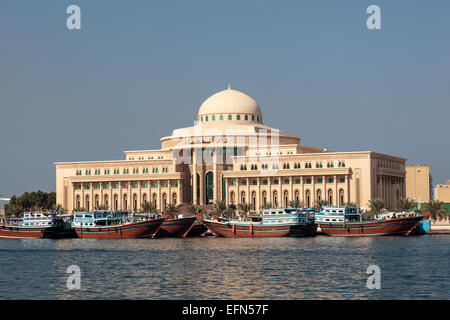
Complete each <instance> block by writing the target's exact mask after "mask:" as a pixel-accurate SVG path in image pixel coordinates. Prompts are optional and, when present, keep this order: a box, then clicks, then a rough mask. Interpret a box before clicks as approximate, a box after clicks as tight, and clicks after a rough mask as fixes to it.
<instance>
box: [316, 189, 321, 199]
mask: <svg viewBox="0 0 450 320" xmlns="http://www.w3.org/2000/svg"><path fill="white" fill-rule="evenodd" d="M317 200H318V201H320V200H322V190H317Z"/></svg>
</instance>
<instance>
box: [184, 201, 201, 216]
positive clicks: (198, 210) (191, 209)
mask: <svg viewBox="0 0 450 320" xmlns="http://www.w3.org/2000/svg"><path fill="white" fill-rule="evenodd" d="M187 211H188V212H189V213H190V214H191V215H193V216H196V215H197V214H200V213H202V211H203V209H202V207H200V206H198V205H196V204H193V205H191V206H189V207H187Z"/></svg>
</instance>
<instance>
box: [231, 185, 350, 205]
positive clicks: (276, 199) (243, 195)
mask: <svg viewBox="0 0 450 320" xmlns="http://www.w3.org/2000/svg"><path fill="white" fill-rule="evenodd" d="M249 196H250V199H247V192H246V191H241V192H240V194H239V199H237V198H236V193H235V192H234V191H231V192H230V199H229V203H230V204H231V203H232V204H239V203H250V204H251V205H252V207H253V208H254V209H256V208H258V206H264V205H266V204H267V203H269V202H271V203H272V204H273V205H274V206H276V207H278V206H282V207H288V206H289V202H290V201H303V204H304V206H306V207H312V206H314V203H313V197H312V194H311V190H309V189H307V190H305V195H304V197H301V192H300V191H299V190H295V191H294V192H293V195H292V197H289V191H288V190H284V191H283V193H282V195H281V196H282V197H281V198H280V195H279V194H278V191H277V190H274V191H272V193H271V195H270V196H269V193H268V192H267V191H262V192H261V198H260V203H259V204H258V203H257V201H258V200H257V192H256V191H251V192H250V194H249ZM314 199H315V200H326V201H328V203H330V204H332V205H343V204H344V203H345V193H344V189H339V190H338V194H337V198H335V195H334V191H333V190H332V189H328V191H327V193H326V194H325V195H323V194H322V190H321V189H319V190H317V191H316V194H315V198H314ZM249 200H250V201H249Z"/></svg>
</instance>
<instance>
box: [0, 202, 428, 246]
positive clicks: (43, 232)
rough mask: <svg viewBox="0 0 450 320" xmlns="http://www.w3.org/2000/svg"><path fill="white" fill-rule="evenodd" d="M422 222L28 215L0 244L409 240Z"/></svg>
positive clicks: (323, 212)
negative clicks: (147, 240) (191, 239)
mask: <svg viewBox="0 0 450 320" xmlns="http://www.w3.org/2000/svg"><path fill="white" fill-rule="evenodd" d="M422 219H423V217H422V216H421V215H420V214H417V213H392V214H383V215H379V214H365V213H360V212H359V210H358V207H357V206H323V207H322V208H321V209H320V210H318V211H316V210H315V209H313V208H279V209H264V210H263V211H262V212H261V213H259V214H250V215H247V216H241V217H239V218H225V217H223V216H222V215H221V216H213V217H211V218H210V219H205V218H203V216H202V215H196V216H186V215H184V214H180V215H178V216H177V217H168V216H161V215H158V214H147V213H146V214H142V213H134V212H130V211H83V212H81V211H79V212H74V213H73V214H70V215H58V214H57V212H46V211H38V212H25V213H24V215H23V218H10V219H3V220H2V221H0V238H16V239H27V238H89V239H97V238H99V239H101V238H103V239H127V238H160V237H181V238H185V237H191V236H203V235H205V234H212V235H215V236H223V237H284V236H296V237H307V236H315V235H316V234H317V233H318V232H319V231H320V233H322V234H325V235H328V236H346V237H355V236H381V235H404V236H408V235H410V234H411V233H413V232H414V230H417V229H418V227H419V226H420V224H421V221H422Z"/></svg>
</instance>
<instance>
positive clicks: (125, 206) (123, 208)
mask: <svg viewBox="0 0 450 320" xmlns="http://www.w3.org/2000/svg"><path fill="white" fill-rule="evenodd" d="M122 210H128V196H127V195H126V194H124V195H123V205H122Z"/></svg>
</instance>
